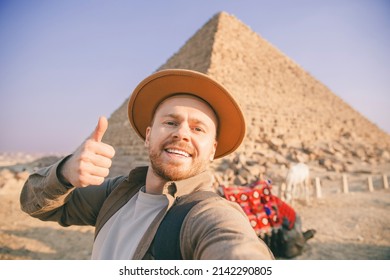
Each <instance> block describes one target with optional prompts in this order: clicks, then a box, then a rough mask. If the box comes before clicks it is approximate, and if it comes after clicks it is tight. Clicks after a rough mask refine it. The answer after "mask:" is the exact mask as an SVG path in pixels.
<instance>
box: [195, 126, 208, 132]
mask: <svg viewBox="0 0 390 280" xmlns="http://www.w3.org/2000/svg"><path fill="white" fill-rule="evenodd" d="M193 130H194V131H195V132H204V131H205V130H204V129H203V128H202V127H199V126H196V127H194V128H193Z"/></svg>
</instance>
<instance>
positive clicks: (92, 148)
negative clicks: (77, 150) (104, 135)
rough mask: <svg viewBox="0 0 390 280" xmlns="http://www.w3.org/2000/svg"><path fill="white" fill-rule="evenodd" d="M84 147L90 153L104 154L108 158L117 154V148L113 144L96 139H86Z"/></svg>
mask: <svg viewBox="0 0 390 280" xmlns="http://www.w3.org/2000/svg"><path fill="white" fill-rule="evenodd" d="M84 149H85V151H87V152H88V153H92V154H96V155H101V156H104V157H107V158H113V157H114V155H115V149H114V147H113V146H111V145H108V144H106V143H103V142H96V141H95V140H88V141H86V142H85V146H84ZM88 155H89V154H88ZM89 156H90V155H89Z"/></svg>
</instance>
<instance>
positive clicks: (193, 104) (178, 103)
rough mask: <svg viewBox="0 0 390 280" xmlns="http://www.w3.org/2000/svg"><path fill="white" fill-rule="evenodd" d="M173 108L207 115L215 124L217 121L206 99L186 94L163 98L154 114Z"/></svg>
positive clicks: (170, 110)
mask: <svg viewBox="0 0 390 280" xmlns="http://www.w3.org/2000/svg"><path fill="white" fill-rule="evenodd" d="M175 108H181V109H183V110H186V109H187V110H188V111H190V110H191V111H195V112H197V113H198V115H204V116H207V117H209V118H210V119H211V120H212V121H213V122H214V123H215V124H217V123H218V117H217V115H216V114H215V112H214V110H213V109H212V107H211V106H210V105H209V104H208V103H207V102H206V101H204V100H203V99H201V98H198V97H196V96H193V95H188V94H180V95H174V96H171V97H168V98H167V99H165V100H163V101H162V102H161V103H160V104H159V106H157V108H156V110H155V114H154V116H156V115H159V114H160V113H171V112H172V110H174V109H175Z"/></svg>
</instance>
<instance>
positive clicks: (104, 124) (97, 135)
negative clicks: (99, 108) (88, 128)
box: [91, 116, 108, 142]
mask: <svg viewBox="0 0 390 280" xmlns="http://www.w3.org/2000/svg"><path fill="white" fill-rule="evenodd" d="M107 128H108V121H107V118H106V117H104V116H102V117H100V118H99V122H98V124H97V126H96V128H95V131H94V132H93V134H92V136H91V139H92V140H95V141H96V142H101V141H102V138H103V135H104V133H105V132H106V130H107Z"/></svg>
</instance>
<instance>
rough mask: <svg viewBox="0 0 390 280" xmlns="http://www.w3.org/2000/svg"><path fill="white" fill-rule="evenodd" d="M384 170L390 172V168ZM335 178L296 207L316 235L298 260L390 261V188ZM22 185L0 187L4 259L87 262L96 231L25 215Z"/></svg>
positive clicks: (358, 178) (1, 255) (0, 252)
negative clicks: (345, 183) (345, 187)
mask: <svg viewBox="0 0 390 280" xmlns="http://www.w3.org/2000/svg"><path fill="white" fill-rule="evenodd" d="M383 170H384V171H386V170H387V171H389V170H390V169H389V166H388V165H387V166H384V167H383ZM336 177H337V176H332V178H333V179H332V180H330V179H329V180H324V181H323V182H322V197H321V198H314V197H313V198H312V199H311V200H310V203H309V204H306V203H303V202H300V201H296V202H295V203H294V208H295V209H296V211H297V212H298V213H299V214H300V215H301V217H302V221H303V228H304V229H315V230H316V231H317V233H316V235H315V237H314V238H313V239H310V240H309V241H308V243H307V244H306V246H305V249H304V252H303V254H302V255H300V256H298V257H295V259H299V260H324V259H326V260H358V259H360V260H378V259H390V215H389V211H390V189H385V188H384V187H383V179H382V178H381V177H380V176H379V177H378V176H376V177H373V182H374V191H372V192H370V191H369V190H368V188H367V186H366V181H365V178H366V174H361V175H360V176H355V177H354V178H353V179H351V182H350V184H349V185H350V186H349V193H343V192H342V191H341V188H340V185H341V183H340V182H339V180H335V179H334V178H336ZM330 178H331V177H330ZM24 180H25V178H20V179H19V180H15V179H12V180H9V181H8V182H7V183H6V184H3V186H2V187H1V188H0V201H1V204H0V259H3V260H4V259H8V260H10V259H12V260H28V259H35V260H50V259H56V260H79V259H80V260H81V259H89V258H90V254H91V250H92V243H93V231H94V229H93V227H89V226H88V227H81V226H73V227H68V228H63V227H61V226H59V225H58V224H56V223H54V222H43V221H40V220H37V219H34V218H31V217H30V216H28V215H27V214H25V213H23V212H22V211H21V210H20V205H19V195H20V190H21V188H22V186H23V183H24Z"/></svg>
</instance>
